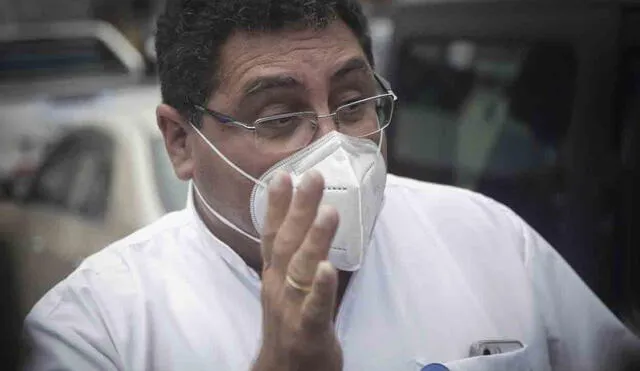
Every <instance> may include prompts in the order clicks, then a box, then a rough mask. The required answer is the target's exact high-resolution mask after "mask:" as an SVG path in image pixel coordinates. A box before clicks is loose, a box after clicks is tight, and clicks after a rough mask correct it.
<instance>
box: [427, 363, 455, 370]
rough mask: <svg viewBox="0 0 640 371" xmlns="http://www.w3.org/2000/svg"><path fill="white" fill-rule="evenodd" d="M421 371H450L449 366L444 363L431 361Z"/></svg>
mask: <svg viewBox="0 0 640 371" xmlns="http://www.w3.org/2000/svg"><path fill="white" fill-rule="evenodd" d="M421 371H449V368H448V367H447V366H445V365H443V364H442V363H430V364H428V365H426V366H424V367H423V368H422V370H421Z"/></svg>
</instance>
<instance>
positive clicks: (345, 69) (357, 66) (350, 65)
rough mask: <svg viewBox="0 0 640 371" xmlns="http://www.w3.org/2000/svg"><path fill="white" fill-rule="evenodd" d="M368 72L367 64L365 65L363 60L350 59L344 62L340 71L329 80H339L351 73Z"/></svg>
mask: <svg viewBox="0 0 640 371" xmlns="http://www.w3.org/2000/svg"><path fill="white" fill-rule="evenodd" d="M356 71H358V72H370V71H371V69H370V68H369V63H367V62H366V61H365V60H364V59H362V58H360V57H355V58H351V59H349V60H348V61H346V62H345V63H344V64H343V65H342V67H340V69H338V70H337V71H336V72H335V73H334V74H333V76H331V80H332V81H335V80H340V79H341V78H343V77H344V76H345V75H347V74H349V73H351V72H356Z"/></svg>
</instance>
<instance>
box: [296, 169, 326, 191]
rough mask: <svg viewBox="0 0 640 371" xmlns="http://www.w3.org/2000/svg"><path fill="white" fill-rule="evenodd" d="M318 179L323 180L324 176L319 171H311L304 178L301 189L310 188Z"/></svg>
mask: <svg viewBox="0 0 640 371" xmlns="http://www.w3.org/2000/svg"><path fill="white" fill-rule="evenodd" d="M318 179H322V174H320V172H319V171H317V170H310V171H308V172H307V173H306V174H304V176H303V177H302V181H301V182H300V187H301V188H308V187H309V186H311V184H312V183H313V182H316V181H317V180H318Z"/></svg>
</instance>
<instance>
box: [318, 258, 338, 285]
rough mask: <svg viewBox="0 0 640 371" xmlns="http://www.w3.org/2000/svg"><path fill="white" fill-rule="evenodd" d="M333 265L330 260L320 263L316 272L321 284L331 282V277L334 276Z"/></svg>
mask: <svg viewBox="0 0 640 371" xmlns="http://www.w3.org/2000/svg"><path fill="white" fill-rule="evenodd" d="M333 270H334V268H333V264H331V262H330V261H328V260H323V261H321V262H320V263H318V268H317V271H316V274H317V276H318V280H319V281H320V282H321V283H327V282H328V281H330V280H331V276H332V274H333Z"/></svg>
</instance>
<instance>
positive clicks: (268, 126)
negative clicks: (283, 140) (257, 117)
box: [256, 115, 302, 138]
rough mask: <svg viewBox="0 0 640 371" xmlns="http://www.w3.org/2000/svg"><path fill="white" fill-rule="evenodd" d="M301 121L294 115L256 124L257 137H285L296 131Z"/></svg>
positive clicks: (269, 119)
mask: <svg viewBox="0 0 640 371" xmlns="http://www.w3.org/2000/svg"><path fill="white" fill-rule="evenodd" d="M301 122H302V119H301V118H300V117H299V116H296V115H283V116H277V117H273V118H268V119H265V120H264V121H261V122H259V123H256V130H257V132H258V135H260V136H263V137H265V138H274V137H281V136H286V135H288V134H290V133H292V132H294V131H295V130H296V128H297V127H298V126H299V125H300V123H301Z"/></svg>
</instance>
